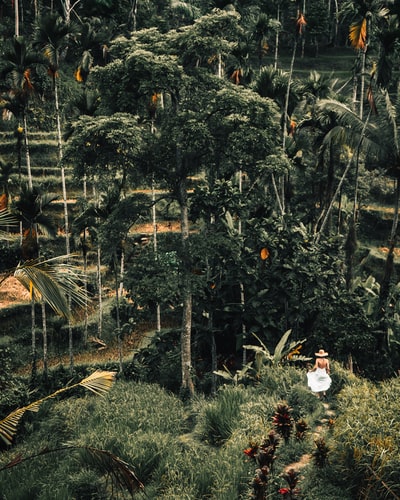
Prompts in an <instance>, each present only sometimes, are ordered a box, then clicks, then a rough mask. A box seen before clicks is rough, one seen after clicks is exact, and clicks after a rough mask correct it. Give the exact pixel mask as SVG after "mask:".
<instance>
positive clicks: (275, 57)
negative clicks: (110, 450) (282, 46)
mask: <svg viewBox="0 0 400 500" xmlns="http://www.w3.org/2000/svg"><path fill="white" fill-rule="evenodd" d="M280 7H281V6H280V5H279V4H278V10H277V13H276V20H277V21H278V23H279V22H280V17H281V10H280ZM278 54H279V29H277V30H276V33H275V53H274V69H275V71H276V70H277V69H278Z"/></svg>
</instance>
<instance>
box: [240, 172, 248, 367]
mask: <svg viewBox="0 0 400 500" xmlns="http://www.w3.org/2000/svg"><path fill="white" fill-rule="evenodd" d="M239 193H240V194H242V193H243V178H242V170H239ZM242 233H243V231H242V219H241V218H240V217H239V222H238V235H239V237H241V236H242ZM239 289H240V306H241V308H242V343H243V344H244V343H245V341H246V336H247V329H246V324H245V323H244V321H243V315H244V310H245V294H244V284H243V282H240V283H239ZM246 363H247V356H246V349H243V352H242V364H243V366H245V365H246Z"/></svg>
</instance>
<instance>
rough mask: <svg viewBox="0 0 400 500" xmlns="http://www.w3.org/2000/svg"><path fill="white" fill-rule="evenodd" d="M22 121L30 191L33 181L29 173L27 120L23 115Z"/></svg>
mask: <svg viewBox="0 0 400 500" xmlns="http://www.w3.org/2000/svg"><path fill="white" fill-rule="evenodd" d="M23 121H24V146H25V158H26V170H27V172H28V186H29V189H32V187H33V181H32V171H31V155H30V152H29V141H28V128H27V120H26V115H25V113H24V116H23Z"/></svg>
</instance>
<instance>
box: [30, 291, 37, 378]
mask: <svg viewBox="0 0 400 500" xmlns="http://www.w3.org/2000/svg"><path fill="white" fill-rule="evenodd" d="M31 357H32V363H31V384H32V386H33V385H35V383H36V376H37V350H36V320H35V300H34V298H33V296H32V298H31Z"/></svg>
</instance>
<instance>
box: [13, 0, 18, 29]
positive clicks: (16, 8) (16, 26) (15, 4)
mask: <svg viewBox="0 0 400 500" xmlns="http://www.w3.org/2000/svg"><path fill="white" fill-rule="evenodd" d="M14 13H15V29H14V33H15V36H19V0H14Z"/></svg>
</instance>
